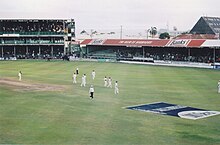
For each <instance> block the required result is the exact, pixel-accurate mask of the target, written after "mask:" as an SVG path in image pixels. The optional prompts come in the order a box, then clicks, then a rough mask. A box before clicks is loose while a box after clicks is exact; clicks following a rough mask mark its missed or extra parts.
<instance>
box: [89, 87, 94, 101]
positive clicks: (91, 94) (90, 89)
mask: <svg viewBox="0 0 220 145" xmlns="http://www.w3.org/2000/svg"><path fill="white" fill-rule="evenodd" d="M94 92H95V90H94V88H93V85H91V87H90V88H89V94H90V98H91V99H93V95H94Z"/></svg>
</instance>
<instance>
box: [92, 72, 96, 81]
mask: <svg viewBox="0 0 220 145" xmlns="http://www.w3.org/2000/svg"><path fill="white" fill-rule="evenodd" d="M92 79H93V80H94V79H95V71H94V70H93V71H92Z"/></svg>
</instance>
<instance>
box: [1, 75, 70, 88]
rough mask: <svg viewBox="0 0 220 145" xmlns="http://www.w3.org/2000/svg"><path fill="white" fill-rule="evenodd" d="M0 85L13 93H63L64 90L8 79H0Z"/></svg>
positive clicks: (53, 86)
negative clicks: (13, 91)
mask: <svg viewBox="0 0 220 145" xmlns="http://www.w3.org/2000/svg"><path fill="white" fill-rule="evenodd" d="M0 85H2V86H7V87H9V88H11V89H13V90H15V91H63V90H65V89H66V87H65V86H62V85H51V84H32V83H29V82H24V81H17V80H13V79H9V78H0Z"/></svg>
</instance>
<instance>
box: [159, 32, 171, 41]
mask: <svg viewBox="0 0 220 145" xmlns="http://www.w3.org/2000/svg"><path fill="white" fill-rule="evenodd" d="M159 38H160V39H170V34H169V33H167V32H164V33H161V34H160V36H159Z"/></svg>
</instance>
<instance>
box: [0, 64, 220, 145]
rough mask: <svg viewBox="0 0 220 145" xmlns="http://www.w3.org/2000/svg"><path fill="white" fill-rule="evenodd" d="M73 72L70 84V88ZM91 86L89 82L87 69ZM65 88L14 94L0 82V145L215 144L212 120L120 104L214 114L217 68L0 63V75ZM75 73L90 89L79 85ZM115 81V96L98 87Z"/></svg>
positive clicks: (218, 98)
mask: <svg viewBox="0 0 220 145" xmlns="http://www.w3.org/2000/svg"><path fill="white" fill-rule="evenodd" d="M76 67H78V68H79V71H80V75H79V77H78V84H76V85H73V84H72V80H71V77H72V73H73V70H75V69H76ZM93 69H94V70H95V71H96V78H95V81H92V80H91V72H92V70H93ZM19 70H21V71H22V72H23V80H22V82H24V83H25V82H28V83H42V84H56V85H65V86H66V89H65V91H53V92H51V91H44V92H43V91H15V90H12V89H11V88H10V87H7V86H4V85H0V144H77V145H86V144H91V145H96V144H98V145H105V144H106V145H139V144H140V145H148V144H149V145H217V144H220V115H217V116H213V117H208V118H204V119H199V120H188V119H181V118H178V117H171V116H165V115H158V114H153V113H147V112H141V111H132V110H126V109H123V108H122V107H125V106H132V105H137V104H147V103H152V102H168V103H172V104H179V105H185V106H190V107H195V108H200V109H207V110H213V111H220V94H217V82H218V80H219V79H220V71H219V70H211V69H198V68H180V67H179V68H178V67H161V66H148V65H131V64H120V63H104V62H64V61H51V62H45V61H30V60H29V61H0V77H1V78H11V79H15V80H17V79H18V78H17V74H18V71H19ZM82 73H86V74H87V82H88V84H93V85H94V87H95V98H94V99H93V100H90V99H89V85H87V87H86V88H83V87H80V82H81V76H82ZM105 75H106V76H111V77H112V78H113V84H114V81H115V80H118V82H119V89H120V94H119V95H115V94H114V89H113V88H112V89H110V88H104V87H103V84H104V82H103V78H104V76H105Z"/></svg>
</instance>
